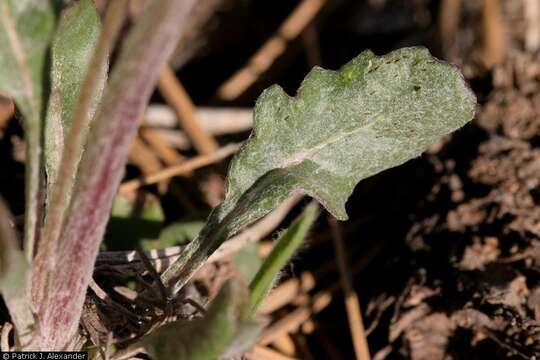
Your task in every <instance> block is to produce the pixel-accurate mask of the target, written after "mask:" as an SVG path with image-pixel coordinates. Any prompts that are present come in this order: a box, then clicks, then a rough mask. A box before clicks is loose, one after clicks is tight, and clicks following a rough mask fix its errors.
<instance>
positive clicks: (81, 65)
mask: <svg viewBox="0 0 540 360" xmlns="http://www.w3.org/2000/svg"><path fill="white" fill-rule="evenodd" d="M100 30H101V22H100V18H99V14H98V12H97V10H96V7H95V5H94V2H93V1H92V0H81V1H79V2H77V3H75V4H74V5H73V6H71V7H70V8H68V9H67V10H65V11H64V13H63V14H62V17H61V18H60V22H59V24H58V28H57V30H56V35H55V37H54V39H53V43H52V51H51V55H52V68H51V87H52V88H51V95H50V98H49V106H48V109H47V117H46V120H45V143H44V148H45V166H46V170H47V189H48V192H49V193H50V190H51V188H52V185H53V183H54V182H55V179H56V172H57V169H58V166H59V165H58V164H59V163H60V161H61V158H62V149H63V147H64V139H65V138H66V137H67V134H68V131H69V128H70V126H71V120H72V119H71V118H72V113H73V109H74V107H75V104H76V102H77V99H78V97H79V94H80V91H81V86H82V84H83V81H84V80H85V77H86V73H87V70H88V65H89V63H90V59H91V58H92V54H93V52H94V48H95V46H96V43H97V41H98V38H99V34H100ZM106 73H107V66H106V64H105V66H103V67H102V68H101V69H100V75H99V80H98V85H97V86H96V87H97V89H96V91H95V94H94V98H93V99H92V100H93V101H92V106H91V108H90V111H89V112H88V113H87V114H86V124H87V125H88V123H89V121H90V120H91V119H92V117H93V116H94V113H95V110H96V107H97V103H98V101H99V99H100V98H101V93H102V91H103V87H104V85H105V79H106ZM80 150H81V151H82V149H80ZM79 156H80V155H79Z"/></svg>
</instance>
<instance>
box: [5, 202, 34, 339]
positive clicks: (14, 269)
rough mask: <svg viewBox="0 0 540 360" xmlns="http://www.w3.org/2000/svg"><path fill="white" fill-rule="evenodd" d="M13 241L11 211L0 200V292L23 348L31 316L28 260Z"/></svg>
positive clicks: (30, 323)
mask: <svg viewBox="0 0 540 360" xmlns="http://www.w3.org/2000/svg"><path fill="white" fill-rule="evenodd" d="M17 243H18V241H17V234H16V233H15V229H14V225H13V223H12V219H11V215H10V213H9V211H8V209H7V207H6V206H5V205H4V203H3V201H2V200H0V294H1V295H2V297H3V299H4V302H5V304H6V306H7V308H8V310H9V314H10V315H11V320H12V322H13V324H14V325H15V330H16V334H17V343H18V346H19V347H21V348H25V349H27V348H28V347H29V346H30V342H31V340H32V332H33V327H34V317H33V315H32V312H31V310H30V304H29V303H28V299H27V297H26V286H27V279H28V274H29V271H28V270H29V268H28V262H27V261H26V258H25V257H24V254H23V252H22V251H21V250H20V249H19V247H18V244H17Z"/></svg>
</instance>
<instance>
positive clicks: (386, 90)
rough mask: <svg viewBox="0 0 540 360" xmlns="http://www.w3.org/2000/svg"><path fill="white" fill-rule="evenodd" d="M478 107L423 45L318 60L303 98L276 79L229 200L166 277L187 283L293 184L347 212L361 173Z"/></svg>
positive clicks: (455, 74)
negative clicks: (331, 65)
mask: <svg viewBox="0 0 540 360" xmlns="http://www.w3.org/2000/svg"><path fill="white" fill-rule="evenodd" d="M474 108H475V98H474V95H473V94H472V92H471V91H470V90H469V89H468V88H467V87H466V85H465V83H464V81H463V78H462V76H461V74H460V73H459V71H458V70H457V69H456V68H454V67H452V66H450V65H448V64H446V63H443V62H440V61H438V60H437V59H435V58H433V57H432V56H431V55H430V54H429V52H428V51H427V50H426V49H423V48H405V49H400V50H397V51H394V52H392V53H390V54H388V55H385V56H381V57H378V56H375V55H374V54H373V53H372V52H370V51H365V52H363V53H362V54H360V55H359V56H358V57H356V58H355V59H353V60H352V61H350V62H349V63H348V64H346V65H344V66H343V67H342V68H341V69H340V70H339V71H329V70H324V69H321V68H318V67H316V68H314V69H313V70H312V71H311V72H310V73H309V74H308V75H307V77H306V78H305V80H304V81H303V83H302V85H301V87H300V90H299V91H298V94H297V96H296V97H290V96H288V95H287V94H286V93H285V92H284V91H283V90H282V89H281V88H280V87H279V86H272V87H270V88H269V89H267V90H266V91H264V92H263V94H262V95H261V96H260V97H259V99H258V100H257V104H256V106H255V111H254V116H255V119H254V120H255V122H254V129H253V133H252V135H251V137H250V139H249V140H248V141H247V143H246V144H245V146H244V147H243V149H242V150H241V151H240V152H239V153H238V154H237V155H236V156H235V158H234V159H233V160H232V162H231V165H230V169H229V174H228V176H227V189H226V197H225V200H224V202H223V203H222V204H221V205H220V206H219V207H218V208H216V209H215V210H214V212H213V213H212V214H211V216H210V218H209V219H208V222H207V225H206V226H205V228H204V229H203V230H202V231H201V236H200V237H199V239H196V240H195V241H193V242H191V243H190V245H189V246H188V248H187V250H186V254H185V255H184V256H182V257H181V258H179V260H178V261H177V262H176V263H173V264H172V265H171V267H170V268H169V269H168V270H167V271H166V272H165V273H164V274H163V275H162V278H163V281H164V282H165V283H167V284H168V285H169V286H173V287H174V291H178V290H179V288H180V287H181V286H183V284H184V283H185V282H186V281H187V279H188V278H189V277H190V276H191V275H192V274H193V271H194V270H193V269H197V268H198V267H199V266H200V264H201V263H202V262H203V261H204V259H206V257H207V256H208V255H210V254H211V253H212V252H213V251H214V250H215V249H216V248H217V247H218V246H219V245H220V244H221V243H222V242H223V241H225V240H226V239H227V237H229V236H230V235H232V234H233V233H234V232H236V231H238V230H239V229H240V228H242V227H243V226H245V225H247V224H249V223H250V222H253V221H255V220H257V219H259V218H260V217H262V216H264V215H265V214H267V213H268V212H269V211H271V210H272V209H274V208H275V207H276V206H277V205H279V203H280V202H282V201H283V200H285V199H286V198H287V197H288V196H289V195H290V194H291V193H293V192H300V193H305V194H308V195H310V196H312V197H314V198H315V199H317V200H318V201H319V202H320V203H321V204H322V205H323V206H324V207H325V208H326V209H327V210H328V211H329V212H330V213H332V214H333V215H334V216H335V217H337V218H338V219H341V220H345V219H347V213H346V211H345V202H346V201H347V198H348V197H349V195H350V194H351V192H352V191H353V189H354V187H355V186H356V184H357V183H358V182H359V181H360V180H362V179H365V178H367V177H369V176H372V175H374V174H376V173H378V172H381V171H383V170H385V169H388V168H391V167H393V166H397V165H400V164H402V163H404V162H405V161H407V160H409V159H412V158H414V157H417V156H419V155H420V154H421V153H422V151H424V150H425V149H426V148H427V147H428V146H429V145H431V144H432V143H434V142H435V141H436V140H437V139H438V138H440V137H441V136H443V135H445V134H448V133H450V132H452V131H454V130H456V129H458V128H460V127H461V126H463V125H464V124H466V123H467V122H468V121H469V120H471V118H472V116H473V113H474Z"/></svg>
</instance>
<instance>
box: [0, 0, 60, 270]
mask: <svg viewBox="0 0 540 360" xmlns="http://www.w3.org/2000/svg"><path fill="white" fill-rule="evenodd" d="M54 19H55V16H54V12H53V7H52V2H51V1H31V0H2V1H0V91H1V92H3V93H4V94H7V95H9V96H10V97H12V98H13V100H14V101H15V103H16V104H17V107H18V108H19V110H20V112H21V114H22V116H23V127H24V131H25V139H26V145H27V155H26V194H25V196H26V214H25V232H24V238H25V252H26V254H27V258H28V259H29V260H30V258H31V254H32V250H33V247H34V240H35V236H36V229H37V222H38V212H39V198H40V197H39V191H40V184H41V183H40V174H41V171H40V157H41V144H40V139H41V119H42V106H43V89H42V86H43V83H44V72H45V60H46V55H47V49H48V46H49V40H50V37H51V35H52V32H53V30H54Z"/></svg>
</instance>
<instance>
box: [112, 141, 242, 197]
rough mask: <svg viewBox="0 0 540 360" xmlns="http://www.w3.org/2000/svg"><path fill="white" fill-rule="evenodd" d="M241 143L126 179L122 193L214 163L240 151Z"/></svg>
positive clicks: (121, 186)
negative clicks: (135, 177)
mask: <svg viewBox="0 0 540 360" xmlns="http://www.w3.org/2000/svg"><path fill="white" fill-rule="evenodd" d="M240 145H241V144H229V145H226V146H224V147H222V148H220V149H219V150H218V151H216V152H215V153H213V154H209V155H200V156H197V157H195V158H193V159H190V160H187V161H185V162H183V163H181V164H179V165H175V166H170V167H168V168H165V169H163V170H161V171H158V172H156V173H153V174H150V175H148V176H143V177H141V178H138V179H133V180H129V181H126V182H125V183H123V184H122V185H120V190H119V191H120V193H126V192H130V191H133V190H136V189H138V188H139V187H141V186H144V185H151V184H155V183H158V182H160V181H163V180H166V179H169V178H171V177H173V176H181V175H184V176H185V175H187V174H189V173H190V172H191V171H193V170H196V169H199V168H201V167H204V166H208V165H210V164H214V163H216V162H218V161H221V160H223V159H225V158H226V157H228V156H230V155H232V154H234V153H235V152H236V151H238V149H239V148H240Z"/></svg>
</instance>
